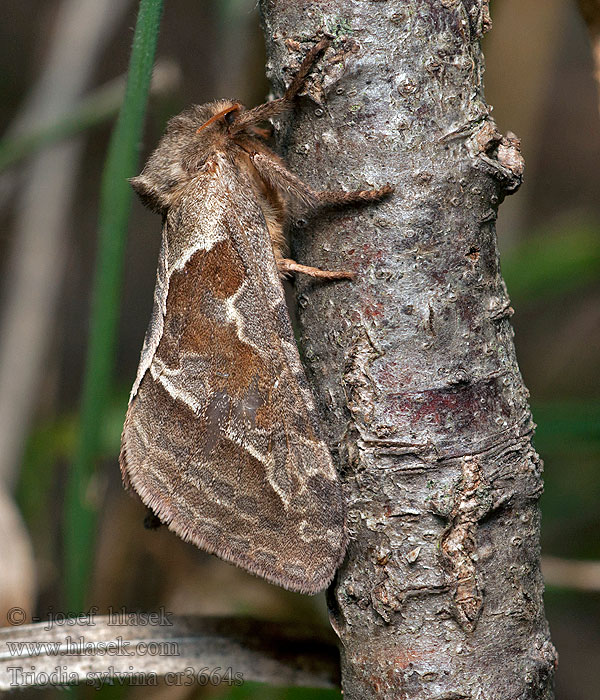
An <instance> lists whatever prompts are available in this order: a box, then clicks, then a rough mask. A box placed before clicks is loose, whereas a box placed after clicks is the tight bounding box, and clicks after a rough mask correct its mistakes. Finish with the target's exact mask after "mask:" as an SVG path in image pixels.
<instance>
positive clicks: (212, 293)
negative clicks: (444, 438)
mask: <svg viewBox="0 0 600 700" xmlns="http://www.w3.org/2000/svg"><path fill="white" fill-rule="evenodd" d="M327 45H328V42H327V41H325V40H324V41H321V42H319V43H318V44H317V45H316V46H314V47H313V48H312V49H311V50H310V51H309V53H308V55H307V56H306V58H305V60H304V61H303V63H302V65H301V66H300V69H299V71H298V73H297V75H296V76H295V78H294V79H293V81H292V83H291V85H290V87H289V88H288V90H287V91H286V93H285V95H284V96H283V97H282V98H280V99H277V100H274V101H272V102H268V103H266V104H263V105H260V106H259V107H255V108H254V109H250V110H246V109H245V108H244V107H243V105H241V104H240V103H238V102H230V101H218V102H211V103H209V104H206V105H202V106H197V105H194V106H192V107H190V108H189V109H187V110H185V111H184V112H182V113H181V114H179V115H178V116H176V117H173V118H172V119H171V120H170V121H169V123H168V126H167V129H166V132H165V134H164V136H163V137H162V139H161V141H160V143H159V145H158V147H157V149H156V150H155V151H154V153H153V154H152V155H151V156H150V158H149V160H148V162H147V164H146V166H145V167H144V169H143V171H142V173H141V174H140V175H139V176H138V177H135V178H133V179H132V181H131V183H132V185H133V187H134V189H135V191H136V192H137V193H138V195H139V196H140V197H141V199H142V201H143V202H144V204H146V205H147V206H148V207H150V208H151V209H153V210H154V211H156V212H159V213H160V214H162V217H163V228H162V245H161V249H160V254H159V261H158V271H157V276H156V289H155V292H154V308H153V311H152V316H151V320H150V325H149V328H148V331H147V333H146V338H145V340H144V345H143V348H142V353H141V358H140V364H139V368H138V373H137V377H136V380H135V383H134V385H133V389H132V391H131V397H130V400H129V408H128V411H127V417H126V419H125V426H124V428H123V436H122V443H121V455H120V463H121V471H122V474H123V480H124V483H125V486H126V487H127V488H129V489H133V490H134V491H136V492H137V493H138V494H139V496H140V497H141V499H142V501H143V502H144V503H145V504H146V506H148V507H149V508H150V509H151V511H152V512H153V513H154V514H155V516H156V518H158V519H159V520H160V521H162V522H163V523H166V524H167V525H168V526H169V528H170V529H171V530H173V531H174V532H176V533H177V534H178V535H179V536H180V537H182V538H183V539H184V540H187V541H190V542H193V543H194V544H195V545H196V546H198V547H200V548H202V549H205V550H206V551H208V552H211V553H213V554H216V555H217V556H219V557H221V558H223V559H225V560H227V561H230V562H233V563H234V564H237V565H238V566H241V567H243V568H245V569H247V570H248V571H250V572H252V573H253V574H257V575H259V576H262V577H264V578H265V579H267V580H268V581H270V582H272V583H276V584H279V585H281V586H283V587H285V588H288V589H290V590H294V591H300V592H303V593H316V592H317V591H319V590H321V589H323V588H325V587H326V586H327V585H328V584H329V583H330V581H331V579H332V578H333V575H334V573H335V570H336V569H337V567H338V566H339V564H340V562H341V560H342V558H343V556H344V552H345V548H346V540H347V538H346V527H345V507H344V500H343V494H342V490H341V486H340V482H339V480H338V476H337V474H336V470H335V468H334V466H333V463H332V460H331V456H330V454H329V450H328V448H327V446H326V445H325V443H324V442H323V440H322V439H321V437H320V434H319V420H318V415H317V410H316V407H315V403H314V399H313V397H312V395H311V392H310V389H309V387H308V384H307V381H306V378H305V375H304V371H303V369H302V365H301V363H300V357H299V354H298V350H297V347H296V344H295V341H294V336H293V333H292V327H291V324H290V319H289V315H288V311H287V308H286V305H285V300H284V293H283V288H282V284H281V279H280V277H281V275H282V274H285V273H289V272H294V271H296V272H303V273H306V274H309V275H312V276H314V277H321V278H325V279H344V278H346V279H347V278H350V277H351V276H352V275H351V273H348V272H344V271H326V270H319V269H316V268H312V267H307V266H304V265H299V264H298V263H296V262H294V261H293V260H290V259H288V258H285V257H284V254H283V251H284V228H285V224H286V222H287V219H288V217H289V213H290V208H291V207H292V206H296V207H298V206H301V207H304V208H305V209H314V208H315V207H317V206H319V205H321V204H328V205H336V204H350V203H356V202H371V201H375V200H378V199H381V198H382V197H384V196H385V195H387V194H389V193H390V192H391V191H392V188H391V187H389V186H386V187H383V188H381V189H377V190H366V191H358V192H315V191H313V190H312V189H311V188H310V187H308V186H307V185H306V184H304V183H303V182H302V181H301V180H300V179H299V178H297V177H296V176H295V175H293V174H292V173H290V172H289V170H288V169H287V168H286V166H285V164H284V162H283V161H282V160H281V159H280V158H279V157H278V156H276V155H275V154H274V153H273V152H272V151H271V150H270V149H269V148H268V147H267V146H266V145H265V143H264V138H265V137H266V136H267V135H268V132H267V131H266V130H264V129H261V128H260V124H261V123H263V122H264V121H265V120H267V119H269V118H270V117H273V116H276V115H279V114H282V113H284V112H286V111H287V110H289V109H290V108H291V106H292V104H293V98H294V97H295V95H296V93H297V92H298V91H299V90H300V88H301V87H302V85H303V82H304V80H305V78H306V76H307V74H308V73H309V71H310V69H311V67H312V65H313V64H314V62H315V60H316V59H317V57H318V56H319V54H320V53H321V52H322V51H324V50H325V49H326V48H327Z"/></svg>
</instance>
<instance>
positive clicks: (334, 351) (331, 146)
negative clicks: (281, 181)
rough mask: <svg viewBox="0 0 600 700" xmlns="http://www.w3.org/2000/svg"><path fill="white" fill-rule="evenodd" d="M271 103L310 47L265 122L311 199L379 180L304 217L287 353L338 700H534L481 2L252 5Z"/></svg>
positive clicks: (538, 610) (535, 576) (511, 175)
mask: <svg viewBox="0 0 600 700" xmlns="http://www.w3.org/2000/svg"><path fill="white" fill-rule="evenodd" d="M261 7H262V13H263V20H264V25H265V33H266V38H267V51H268V57H269V61H268V70H269V75H270V77H271V79H272V80H273V82H274V86H275V92H277V93H281V91H282V90H283V88H284V84H285V83H286V82H287V81H288V80H289V76H290V75H291V74H292V73H293V70H294V67H297V65H298V62H299V60H300V59H301V57H302V55H303V54H304V53H306V50H307V49H308V47H309V46H311V45H312V44H313V43H314V42H315V41H317V40H318V38H319V37H321V36H322V35H323V34H325V35H328V36H330V37H331V38H332V46H331V48H330V49H329V50H328V52H327V54H326V55H325V57H324V59H323V60H322V61H321V64H320V68H319V69H318V71H317V72H316V74H315V77H314V79H313V80H312V82H311V83H310V85H309V86H308V87H307V93H308V95H307V96H305V97H304V98H301V99H300V100H299V104H298V109H297V111H296V113H295V117H294V119H293V120H292V126H293V128H291V129H290V128H287V124H288V123H289V122H282V125H281V128H280V129H279V134H278V135H279V142H280V144H281V148H282V151H283V152H285V154H286V156H287V160H288V162H289V163H290V165H291V167H292V169H294V170H295V171H296V172H297V173H298V174H299V175H300V176H301V177H303V178H305V179H306V180H307V181H308V182H309V183H310V184H311V185H312V186H314V187H315V188H325V187H327V188H340V187H341V188H344V189H356V188H359V187H364V186H366V185H370V186H379V185H382V184H384V183H386V182H391V183H393V184H395V185H396V194H395V195H394V197H393V198H392V199H391V200H390V201H389V202H387V203H385V204H381V205H378V206H376V207H371V208H366V209H363V210H362V211H351V212H350V211H344V212H338V213H334V214H331V215H328V216H322V217H319V218H318V220H317V221H316V222H314V225H313V224H311V225H310V226H309V227H306V226H301V228H300V229H299V230H297V231H296V232H295V234H294V249H293V255H294V257H296V259H297V260H298V261H299V262H303V263H308V264H311V265H317V266H319V267H324V268H328V267H329V268H333V269H335V268H348V267H349V266H350V267H351V268H354V269H355V270H356V271H357V273H358V277H357V280H356V281H355V282H354V283H337V284H330V285H324V284H319V283H314V282H311V281H310V280H304V279H299V280H297V282H296V291H297V300H298V309H299V319H300V329H301V342H300V344H301V347H302V349H303V353H304V360H305V364H306V367H307V370H308V372H309V375H310V376H311V378H312V380H313V383H314V387H315V393H316V395H317V397H318V399H319V401H320V404H321V407H322V410H323V415H324V421H323V423H324V426H325V431H326V436H327V438H328V440H329V444H330V446H331V449H332V452H333V454H334V457H335V458H336V459H337V461H338V466H339V468H340V471H341V473H342V476H343V479H344V484H345V489H346V496H347V501H348V523H349V529H350V534H351V544H350V547H349V550H348V555H347V557H346V561H345V563H344V564H343V566H342V568H341V570H340V572H339V574H338V577H337V581H336V582H335V585H334V587H333V588H332V590H331V591H330V593H331V595H330V604H331V608H332V613H331V619H332V624H333V627H334V629H335V630H336V632H337V634H338V635H339V637H340V641H341V651H342V676H343V688H344V692H345V697H346V698H348V699H349V700H355V699H356V700H358V699H360V700H365V699H367V698H419V700H426V699H429V698H436V700H459V699H461V698H470V699H473V700H475V699H476V698H477V699H478V700H479V699H483V698H485V699H486V700H492V699H494V700H495V699H497V698H498V699H499V698H502V699H508V698H510V699H511V700H514V699H515V698H519V699H523V700H524V699H525V698H527V699H530V698H551V697H552V677H553V670H554V666H555V662H556V654H555V651H554V648H553V647H552V645H551V643H550V639H549V633H548V627H547V624H546V621H545V618H544V611H543V604H542V591H543V584H542V578H541V575H540V568H539V510H538V499H539V496H540V494H541V492H542V479H541V471H542V468H541V463H540V460H539V458H538V456H537V454H536V453H535V451H534V450H533V448H532V445H531V438H532V432H533V423H532V419H531V414H530V411H529V408H528V405H527V396H528V393H527V390H526V388H525V387H524V385H523V381H522V378H521V375H520V373H519V369H518V366H517V362H516V358H515V352H514V346H513V331H512V328H511V326H510V323H509V317H510V315H511V313H512V309H511V308H510V304H509V299H508V296H507V292H506V288H505V286H504V283H503V281H502V278H501V276H500V269H499V262H498V252H497V248H496V238H495V219H496V213H497V208H498V205H499V203H500V202H501V201H502V199H503V198H504V196H505V195H506V194H507V193H509V192H512V191H514V190H515V189H516V188H517V187H518V185H519V184H520V180H521V174H522V167H523V163H522V159H521V156H520V152H519V143H518V140H517V139H516V137H514V136H513V135H511V134H509V135H508V136H507V137H502V136H501V135H500V134H499V133H498V132H497V130H496V128H495V125H494V122H493V121H492V119H491V117H490V112H489V108H488V107H487V105H486V104H485V102H484V99H483V94H482V73H483V58H482V55H481V52H480V47H479V41H480V38H481V36H482V34H483V33H484V32H485V31H486V30H487V29H489V27H490V24H491V23H490V18H489V12H488V6H487V2H485V1H482V0H387V1H386V0H379V1H376V0H371V1H370V2H369V1H366V0H360V1H359V0H336V1H333V0H331V1H329V2H327V1H325V0H320V1H319V0H263V1H262V3H261Z"/></svg>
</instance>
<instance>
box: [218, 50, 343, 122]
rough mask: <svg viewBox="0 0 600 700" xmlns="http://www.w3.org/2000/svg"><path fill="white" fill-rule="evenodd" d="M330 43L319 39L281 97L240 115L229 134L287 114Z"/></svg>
mask: <svg viewBox="0 0 600 700" xmlns="http://www.w3.org/2000/svg"><path fill="white" fill-rule="evenodd" d="M329 44H330V42H329V39H321V41H319V43H318V44H315V45H314V46H313V47H312V48H311V49H310V51H309V52H308V53H307V54H306V56H305V57H304V60H303V61H302V63H301V64H300V68H299V69H298V72H297V73H296V75H295V76H294V78H293V79H292V82H291V83H290V86H289V87H288V89H287V90H286V91H285V93H284V95H283V97H280V98H279V99H277V100H273V101H272V102H265V104H262V105H258V107H254V109H250V110H248V111H247V112H243V113H242V114H240V116H239V118H238V119H236V120H235V122H234V123H233V124H232V125H231V127H230V129H229V133H230V134H232V135H233V134H236V133H238V132H240V131H244V130H245V129H247V128H248V127H249V126H251V125H254V124H256V123H257V122H263V121H266V120H267V119H271V118H272V117H276V116H278V115H280V114H283V113H284V112H287V111H288V110H289V109H291V108H292V106H293V102H294V98H295V97H296V95H297V94H298V92H299V90H300V88H301V87H302V85H303V84H304V81H305V80H306V76H307V75H308V74H309V73H310V71H311V69H312V67H313V66H314V64H315V62H316V60H317V59H318V58H319V56H320V55H321V54H322V53H323V51H325V49H327V47H328V46H329Z"/></svg>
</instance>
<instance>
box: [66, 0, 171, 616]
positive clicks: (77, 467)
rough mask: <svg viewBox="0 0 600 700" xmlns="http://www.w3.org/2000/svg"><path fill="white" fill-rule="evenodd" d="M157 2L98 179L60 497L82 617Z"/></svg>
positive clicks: (71, 596) (70, 598) (147, 13)
mask: <svg viewBox="0 0 600 700" xmlns="http://www.w3.org/2000/svg"><path fill="white" fill-rule="evenodd" d="M162 5H163V3H162V0H141V2H140V9H139V14H138V18H137V23H136V28H135V34H134V39H133V48H132V51H131V59H130V64H129V73H128V78H127V88H126V91H125V100H124V102H123V106H122V108H121V111H120V113H119V118H118V120H117V124H116V127H115V130H114V132H113V135H112V138H111V142H110V146H109V151H108V157H107V160H106V165H105V168H104V173H103V178H102V189H101V195H100V215H99V223H98V234H99V240H98V259H97V264H96V277H95V281H94V289H93V301H92V314H91V328H90V340H89V345H88V354H87V365H86V372H85V378H84V386H83V395H82V406H81V427H80V432H79V440H78V445H77V449H76V453H75V459H74V461H73V465H72V468H71V470H70V473H69V478H68V483H67V493H66V509H65V514H66V522H65V571H66V584H65V586H66V597H67V604H68V606H69V609H71V610H81V609H83V606H84V604H85V599H86V593H87V589H88V584H89V580H90V575H91V569H92V563H93V549H94V547H93V545H94V539H95V537H94V530H95V526H96V510H95V508H94V506H93V503H92V499H90V493H89V492H90V488H91V485H92V477H93V474H94V462H95V459H96V458H97V456H98V448H99V442H100V432H101V428H102V424H103V421H104V418H105V412H106V405H107V399H108V393H109V387H110V383H111V378H112V370H113V364H114V354H115V339H116V329H117V321H118V316H119V298H120V290H121V276H122V268H123V257H124V249H125V239H126V230H127V221H128V218H129V210H130V206H131V191H130V188H129V185H128V183H127V178H128V177H131V176H132V175H133V174H134V172H135V168H136V166H137V161H138V146H139V143H140V136H141V132H142V127H143V122H144V114H145V110H146V104H147V100H148V91H149V87H150V78H151V74H152V66H153V63H154V55H155V51H156V43H157V39H158V32H159V27H160V17H161V13H162Z"/></svg>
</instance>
